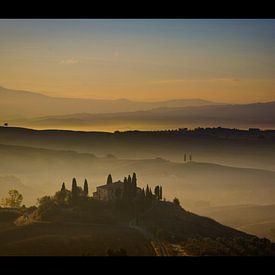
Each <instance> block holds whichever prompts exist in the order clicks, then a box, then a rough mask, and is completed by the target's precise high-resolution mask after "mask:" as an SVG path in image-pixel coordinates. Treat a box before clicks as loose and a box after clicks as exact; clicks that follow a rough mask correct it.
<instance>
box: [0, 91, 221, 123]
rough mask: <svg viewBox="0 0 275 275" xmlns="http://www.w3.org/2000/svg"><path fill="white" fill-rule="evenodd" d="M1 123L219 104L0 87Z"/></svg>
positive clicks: (203, 101) (200, 100) (197, 100)
mask: <svg viewBox="0 0 275 275" xmlns="http://www.w3.org/2000/svg"><path fill="white" fill-rule="evenodd" d="M0 98H1V100H0V116H1V117H2V118H1V120H8V119H16V118H32V117H39V116H48V115H64V114H72V113H83V112H87V113H115V112H129V111H138V110H150V109H153V108H158V107H184V106H201V105H209V104H218V103H214V102H211V101H207V100H202V99H175V100H168V101H159V102H142V101H131V100H127V99H117V100H100V99H82V98H62V97H50V96H46V95H43V94H41V93H34V92H28V91H21V90H20V91H19V90H12V89H7V88H3V87H0Z"/></svg>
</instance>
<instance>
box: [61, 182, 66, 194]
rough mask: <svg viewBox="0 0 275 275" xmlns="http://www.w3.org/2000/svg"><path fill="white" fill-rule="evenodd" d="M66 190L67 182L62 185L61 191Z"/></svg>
mask: <svg viewBox="0 0 275 275" xmlns="http://www.w3.org/2000/svg"><path fill="white" fill-rule="evenodd" d="M65 190H66V187H65V182H63V183H62V187H61V191H62V192H63V191H65Z"/></svg>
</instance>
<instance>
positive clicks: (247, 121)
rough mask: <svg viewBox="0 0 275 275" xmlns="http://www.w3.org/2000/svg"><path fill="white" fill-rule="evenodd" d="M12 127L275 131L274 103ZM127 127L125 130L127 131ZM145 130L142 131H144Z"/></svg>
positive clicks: (78, 116)
mask: <svg viewBox="0 0 275 275" xmlns="http://www.w3.org/2000/svg"><path fill="white" fill-rule="evenodd" d="M11 123H12V124H13V125H16V126H26V127H34V128H36V127H39V128H41V127H42V128H59V129H62V127H64V128H65V129H68V128H70V129H74V128H79V127H80V128H81V127H83V128H85V127H86V128H88V129H89V127H91V129H96V127H101V128H102V127H104V126H106V127H108V126H113V127H116V128H117V129H121V130H127V129H128V128H129V129H133V128H134V129H140V128H142V127H143V128H142V129H147V128H149V129H150V125H151V126H152V127H153V128H152V129H154V128H156V127H159V128H160V129H165V128H178V127H191V128H192V127H199V126H211V127H212V126H223V127H240V128H248V127H258V128H274V127H275V102H267V103H253V104H236V105H204V106H187V107H159V108H155V109H151V110H145V111H134V112H118V113H101V114H99V113H98V114H92V113H75V114H69V115H55V116H46V117H39V118H34V119H29V120H14V121H11ZM127 127H128V128H127ZM144 127H145V128H144Z"/></svg>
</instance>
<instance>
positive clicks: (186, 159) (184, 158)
mask: <svg viewBox="0 0 275 275" xmlns="http://www.w3.org/2000/svg"><path fill="white" fill-rule="evenodd" d="M186 160H187V158H186V153H184V162H186Z"/></svg>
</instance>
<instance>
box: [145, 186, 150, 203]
mask: <svg viewBox="0 0 275 275" xmlns="http://www.w3.org/2000/svg"><path fill="white" fill-rule="evenodd" d="M145 197H146V198H147V199H149V197H150V191H149V186H148V184H147V186H146V192H145Z"/></svg>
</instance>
